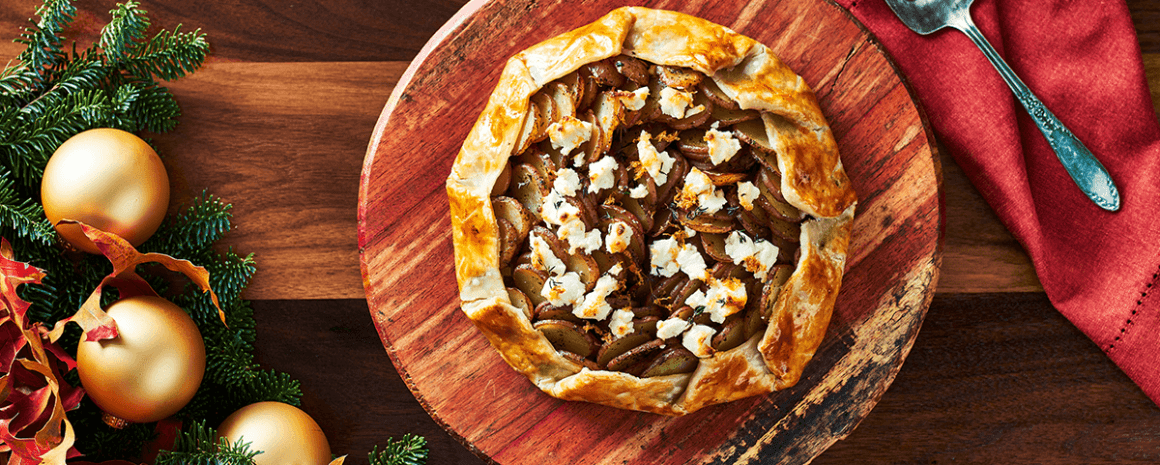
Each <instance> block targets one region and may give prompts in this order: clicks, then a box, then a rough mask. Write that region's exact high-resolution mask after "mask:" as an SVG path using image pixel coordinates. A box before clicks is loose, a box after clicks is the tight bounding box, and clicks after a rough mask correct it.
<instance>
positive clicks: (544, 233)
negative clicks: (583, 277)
mask: <svg viewBox="0 0 1160 465" xmlns="http://www.w3.org/2000/svg"><path fill="white" fill-rule="evenodd" d="M533 235H534V236H537V237H539V238H540V239H543V240H544V242H545V243H547V244H548V248H549V249H552V255H555V256H556V258H558V259H560V261H563V260H564V259H565V257H567V256H568V254H567V251H568V248H567V245H566V244H564V241H561V240H560V238H559V237H557V236H556V233H554V232H552V230H551V229H548V228H547V227H545V226H544V225H542V224H537V225H535V226H532V230H531V231H530V232H528V236H529V237H530V236H533ZM529 240H530V239H529ZM530 248H531V247H530V246H529V249H530Z"/></svg>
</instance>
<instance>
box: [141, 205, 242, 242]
mask: <svg viewBox="0 0 1160 465" xmlns="http://www.w3.org/2000/svg"><path fill="white" fill-rule="evenodd" d="M231 208H232V207H231V206H230V205H229V204H226V203H225V202H222V200H221V199H219V198H217V197H215V196H213V195H211V194H209V193H207V192H205V191H202V193H201V195H200V196H198V197H197V198H195V199H193V202H192V203H191V205H190V206H189V207H188V208H187V209H186V210H185V211H184V212H182V213H180V214H178V215H176V216H173V217H171V219H170V220H168V221H167V222H166V223H164V224H162V225H161V228H159V229H158V230H157V233H155V234H154V235H153V238H152V239H150V240H149V242H147V243H145V244H142V249H150V250H154V251H158V252H161V253H167V254H175V255H186V253H188V252H191V251H194V250H204V249H207V248H208V247H209V246H210V245H211V244H213V243H215V242H217V241H218V239H221V238H222V237H223V236H224V235H225V233H226V232H228V231H229V230H230V229H231V228H232V225H231V224H230V218H232V217H233V215H232V214H231V213H230V209H231ZM161 244H168V245H170V247H169V248H167V249H165V250H160V249H158V248H157V246H159V245H161Z"/></svg>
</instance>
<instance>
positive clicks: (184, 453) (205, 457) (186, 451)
mask: <svg viewBox="0 0 1160 465" xmlns="http://www.w3.org/2000/svg"><path fill="white" fill-rule="evenodd" d="M259 453H261V452H260V451H254V450H250V444H249V443H248V442H245V441H238V442H237V443H236V444H230V442H229V440H227V439H226V438H219V437H217V431H214V429H213V428H210V427H207V426H205V422H204V421H201V422H197V421H195V422H193V423H192V424H190V425H189V427H188V428H186V429H185V431H179V432H178V433H177V438H176V440H175V441H174V442H173V450H167V451H161V453H160V454H158V456H157V461H156V462H155V463H156V464H157V465H253V463H254V456H256V455H258V454H259Z"/></svg>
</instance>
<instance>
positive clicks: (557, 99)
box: [544, 82, 578, 121]
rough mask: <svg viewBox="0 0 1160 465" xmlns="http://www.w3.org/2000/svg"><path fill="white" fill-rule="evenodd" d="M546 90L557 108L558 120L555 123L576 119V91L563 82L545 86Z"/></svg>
mask: <svg viewBox="0 0 1160 465" xmlns="http://www.w3.org/2000/svg"><path fill="white" fill-rule="evenodd" d="M544 90H546V91H547V92H548V95H549V96H550V97H552V103H553V104H555V106H556V116H557V118H558V119H556V120H553V121H560V120H562V119H564V118H567V117H573V118H574V117H576V103H577V102H578V101H577V99H576V90H575V89H572V88H570V87H568V85H566V84H564V83H562V82H550V83H548V85H546V86H544Z"/></svg>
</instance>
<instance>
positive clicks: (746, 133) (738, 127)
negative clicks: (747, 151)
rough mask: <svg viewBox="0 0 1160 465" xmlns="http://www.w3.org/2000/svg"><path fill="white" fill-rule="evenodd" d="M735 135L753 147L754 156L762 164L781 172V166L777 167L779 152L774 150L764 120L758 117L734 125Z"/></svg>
mask: <svg viewBox="0 0 1160 465" xmlns="http://www.w3.org/2000/svg"><path fill="white" fill-rule="evenodd" d="M733 135H734V136H737V139H739V140H740V141H741V142H744V143H745V144H746V145H748V146H749V147H750V148H752V149H753V156H754V157H756V158H757V161H759V162H761V164H762V165H764V166H766V167H768V168H769V169H771V170H774V171H778V172H780V168H778V167H777V152H775V151H774V150H773V144H771V143H770V142H769V136H768V135H767V134H766V133H765V123H764V122H763V121H762V120H760V119H756V120H752V121H746V122H743V123H738V124H735V125H733Z"/></svg>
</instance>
